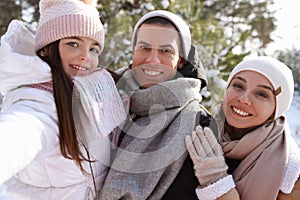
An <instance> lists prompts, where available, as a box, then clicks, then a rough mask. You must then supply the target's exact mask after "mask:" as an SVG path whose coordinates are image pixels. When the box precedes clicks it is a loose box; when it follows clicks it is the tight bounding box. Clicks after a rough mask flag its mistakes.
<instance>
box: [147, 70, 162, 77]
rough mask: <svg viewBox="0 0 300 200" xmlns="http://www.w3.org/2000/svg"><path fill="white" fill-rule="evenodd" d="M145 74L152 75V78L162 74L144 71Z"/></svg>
mask: <svg viewBox="0 0 300 200" xmlns="http://www.w3.org/2000/svg"><path fill="white" fill-rule="evenodd" d="M144 72H145V74H147V75H150V76H157V75H159V74H161V72H157V71H150V70H146V69H145V70H144Z"/></svg>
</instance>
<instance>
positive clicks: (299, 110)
mask: <svg viewBox="0 0 300 200" xmlns="http://www.w3.org/2000/svg"><path fill="white" fill-rule="evenodd" d="M286 117H287V120H288V123H289V125H290V129H291V134H292V135H293V136H294V138H295V139H296V142H297V144H298V146H299V147H300V120H299V119H298V117H299V118H300V94H299V93H297V94H296V95H295V96H294V98H293V102H292V105H291V107H290V109H289V110H288V111H287V113H286Z"/></svg>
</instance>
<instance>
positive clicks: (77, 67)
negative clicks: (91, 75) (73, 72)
mask: <svg viewBox="0 0 300 200" xmlns="http://www.w3.org/2000/svg"><path fill="white" fill-rule="evenodd" d="M71 67H72V68H74V69H77V70H81V71H86V70H87V68H85V67H80V66H78V65H71Z"/></svg>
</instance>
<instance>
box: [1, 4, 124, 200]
mask: <svg viewBox="0 0 300 200" xmlns="http://www.w3.org/2000/svg"><path fill="white" fill-rule="evenodd" d="M95 5H96V2H90V1H85V2H84V1H79V0H41V1H40V4H39V6H40V20H39V26H38V29H37V32H36V37H35V42H34V37H33V36H32V34H31V33H30V32H29V31H28V30H27V29H26V28H25V27H24V26H23V25H22V24H21V22H19V21H13V22H11V24H10V25H9V27H8V31H7V33H6V34H5V35H4V36H3V37H2V38H1V48H0V51H1V58H0V59H1V65H0V74H1V75H0V91H1V92H3V93H4V101H3V105H2V112H1V113H0V159H1V164H0V165H1V170H0V184H3V187H4V190H5V192H6V195H7V198H8V199H92V198H94V197H95V194H96V193H97V192H98V191H99V190H100V188H101V185H102V182H103V180H104V178H105V176H106V172H107V167H106V166H107V165H106V164H108V163H109V157H110V152H109V144H110V143H109V140H108V136H109V134H110V133H111V131H112V130H113V129H114V128H115V127H116V126H118V125H119V124H120V123H121V122H122V121H123V119H125V114H124V109H123V104H122V101H121V99H120V97H119V96H118V92H117V90H116V88H115V85H114V81H113V79H112V77H111V76H110V74H109V73H108V72H107V71H106V70H103V69H97V66H98V56H99V54H100V53H101V51H102V50H103V46H104V30H103V26H102V23H101V21H100V19H99V13H98V11H97V9H96V8H95ZM35 53H36V54H37V55H38V57H37V56H35V55H34V54H35Z"/></svg>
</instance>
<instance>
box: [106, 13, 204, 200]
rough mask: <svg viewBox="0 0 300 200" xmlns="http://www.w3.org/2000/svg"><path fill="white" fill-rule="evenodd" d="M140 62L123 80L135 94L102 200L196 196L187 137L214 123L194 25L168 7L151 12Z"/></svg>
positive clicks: (141, 27) (142, 32)
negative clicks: (205, 93) (204, 100)
mask: <svg viewBox="0 0 300 200" xmlns="http://www.w3.org/2000/svg"><path fill="white" fill-rule="evenodd" d="M132 44H133V60H132V64H131V65H130V66H129V68H127V69H125V71H123V73H122V78H121V79H120V80H119V81H118V82H117V86H118V88H119V89H120V90H121V91H122V94H124V93H125V94H128V95H129V97H130V104H129V105H130V106H129V113H130V117H129V118H128V120H127V121H126V122H125V123H124V126H123V127H120V129H121V130H122V133H121V136H120V138H119V143H118V148H117V150H116V154H115V157H114V159H113V161H112V165H111V169H110V171H109V173H108V175H107V178H106V181H105V183H104V186H103V188H102V190H101V192H100V199H137V200H141V199H155V200H157V199H196V198H197V195H196V192H195V190H196V188H197V186H198V185H199V182H198V180H197V178H196V177H195V175H194V170H193V164H192V161H191V159H190V157H189V156H188V154H187V151H186V146H185V144H184V138H185V136H186V135H189V134H190V133H191V132H192V131H193V130H194V128H195V126H196V125H197V124H199V123H200V124H201V125H202V126H208V125H209V121H210V114H209V113H208V112H207V111H206V110H205V108H204V107H203V106H201V104H200V102H201V95H200V90H201V88H203V87H205V86H206V84H207V79H206V76H205V74H204V70H203V68H202V65H201V62H200V60H199V58H198V55H197V51H196V49H195V47H194V46H192V45H191V35H190V30H189V27H188V26H187V24H186V23H185V22H184V21H183V20H182V19H181V18H180V17H179V16H177V15H175V14H173V13H171V12H168V11H162V10H157V11H152V12H150V13H148V14H146V15H144V16H143V17H142V18H141V19H140V20H139V21H138V22H137V24H136V26H135V28H134V32H133V37H132Z"/></svg>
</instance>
